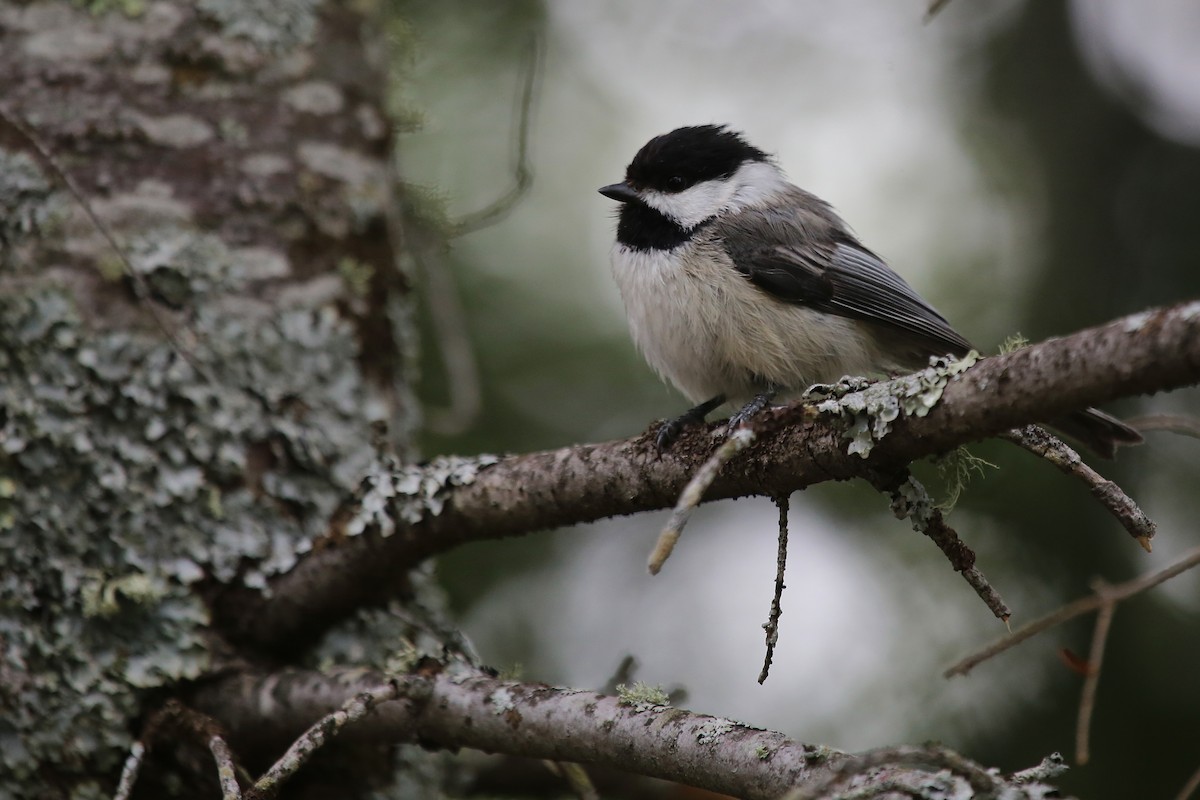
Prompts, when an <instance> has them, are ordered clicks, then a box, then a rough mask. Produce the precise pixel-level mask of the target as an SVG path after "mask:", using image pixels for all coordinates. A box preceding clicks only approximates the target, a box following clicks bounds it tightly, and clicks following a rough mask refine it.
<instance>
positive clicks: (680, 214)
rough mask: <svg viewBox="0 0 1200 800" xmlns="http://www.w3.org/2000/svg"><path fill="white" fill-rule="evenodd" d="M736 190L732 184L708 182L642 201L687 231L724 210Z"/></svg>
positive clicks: (644, 197)
mask: <svg viewBox="0 0 1200 800" xmlns="http://www.w3.org/2000/svg"><path fill="white" fill-rule="evenodd" d="M734 188H735V187H733V186H731V185H730V184H729V182H728V181H704V182H703V183H697V184H696V185H695V186H692V187H690V188H687V189H684V190H683V191H682V192H676V193H675V194H668V193H667V192H646V193H645V194H643V195H642V202H644V203H645V204H646V205H648V206H650V207H651V208H653V209H654V210H655V211H659V212H661V213H663V214H665V215H666V216H668V217H670V218H671V219H673V220H674V221H676V222H678V223H679V224H680V225H681V226H683V227H684V228H694V227H696V226H697V225H699V224H700V223H701V222H704V221H705V220H706V219H708V218H710V217H712V216H714V215H716V214H717V212H719V211H720V210H721V209H722V208H724V207H725V205H726V204H727V203H728V202H729V199H730V197H732V196H733V191H734Z"/></svg>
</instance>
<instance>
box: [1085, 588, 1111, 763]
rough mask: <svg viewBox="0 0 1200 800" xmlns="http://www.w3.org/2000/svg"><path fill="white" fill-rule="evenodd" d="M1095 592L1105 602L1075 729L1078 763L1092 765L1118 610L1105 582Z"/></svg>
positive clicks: (1090, 656)
mask: <svg viewBox="0 0 1200 800" xmlns="http://www.w3.org/2000/svg"><path fill="white" fill-rule="evenodd" d="M1092 590H1093V591H1095V592H1096V594H1097V595H1098V596H1099V597H1101V598H1104V599H1105V602H1104V605H1102V606H1100V611H1099V613H1097V614H1096V629H1095V631H1094V632H1093V633H1092V649H1091V651H1090V652H1089V653H1088V668H1087V675H1086V676H1085V677H1084V679H1083V693H1082V695H1081V696H1080V699H1079V722H1078V724H1077V725H1076V726H1075V763H1076V764H1079V765H1081V766H1082V765H1083V764H1086V763H1088V759H1089V757H1090V753H1089V752H1088V750H1089V748H1088V744H1089V737H1090V733H1091V729H1092V712H1093V711H1094V710H1095V708H1096V689H1097V687H1098V686H1099V685H1100V669H1101V667H1102V666H1103V664H1104V647H1105V645H1106V644H1107V643H1108V631H1109V628H1111V627H1112V618H1113V612H1114V611H1116V610H1117V604H1116V601H1114V600H1109V599H1107V598H1108V596H1109V586H1108V584H1107V583H1105V582H1104V581H1102V580H1097V581H1095V583H1093V585H1092Z"/></svg>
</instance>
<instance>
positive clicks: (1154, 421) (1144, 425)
mask: <svg viewBox="0 0 1200 800" xmlns="http://www.w3.org/2000/svg"><path fill="white" fill-rule="evenodd" d="M1125 422H1126V424H1128V425H1130V426H1131V427H1133V428H1136V429H1137V430H1138V431H1140V432H1142V433H1145V432H1147V431H1168V432H1170V433H1177V434H1179V435H1180V436H1190V437H1192V438H1193V439H1200V419H1196V418H1195V417H1190V416H1188V415H1186V414H1147V415H1146V416H1144V417H1134V418H1133V419H1129V420H1126V421H1125Z"/></svg>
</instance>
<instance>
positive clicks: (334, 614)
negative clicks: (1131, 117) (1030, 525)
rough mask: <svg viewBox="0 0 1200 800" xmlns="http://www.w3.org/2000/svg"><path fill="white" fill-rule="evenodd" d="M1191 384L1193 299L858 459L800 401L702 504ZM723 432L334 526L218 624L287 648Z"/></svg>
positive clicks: (1031, 364) (660, 468) (651, 485)
mask: <svg viewBox="0 0 1200 800" xmlns="http://www.w3.org/2000/svg"><path fill="white" fill-rule="evenodd" d="M1197 381H1200V303H1188V304H1184V305H1179V306H1174V307H1172V308H1167V309H1158V310H1154V311H1148V312H1143V313H1141V314H1135V315H1133V316H1130V317H1125V318H1123V319H1119V320H1116V321H1114V322H1111V323H1109V324H1107V325H1103V326H1100V327H1097V328H1092V329H1089V330H1085V331H1081V332H1079V333H1077V334H1074V335H1072V336H1068V337H1064V338H1060V339H1051V340H1048V341H1046V342H1042V343H1040V344H1036V345H1033V346H1030V347H1027V348H1024V349H1022V350H1018V351H1016V352H1014V353H1010V354H1008V355H1004V356H998V357H995V358H988V359H984V360H982V361H980V362H979V363H978V364H976V365H975V366H974V367H972V368H971V369H968V370H967V371H965V372H963V373H961V374H959V375H957V376H956V377H953V378H952V379H950V380H949V382H948V383H946V385H945V388H944V390H943V391H942V393H941V398H940V400H939V401H938V402H937V404H936V405H934V406H933V407H932V409H930V410H929V411H928V413H927V414H926V415H925V416H901V417H900V418H898V419H896V420H895V421H894V422H892V423H891V430H890V431H889V432H888V434H887V435H886V436H884V437H883V438H882V439H881V440H880V441H878V442H875V443H874V446H873V448H872V449H871V452H870V455H869V457H868V458H867V459H865V460H864V459H863V458H861V457H859V456H858V455H852V454H850V453H848V452H847V440H846V430H847V428H848V427H850V425H851V423H849V422H847V420H845V419H843V418H841V417H837V416H830V415H824V416H820V415H819V416H817V417H816V418H814V415H813V412H812V408H811V407H810V406H809V407H806V406H803V405H796V406H792V407H789V408H785V409H780V410H773V411H770V412H767V413H766V414H764V417H763V419H762V420H761V422H760V423H759V424H760V427H763V428H769V431H765V432H764V433H763V434H762V435H761V436H760V437H759V441H758V443H757V444H756V445H755V446H754V447H753V448H752V449H751V450H750V451H748V452H746V453H743V454H741V455H739V456H737V457H735V458H734V460H733V461H731V462H730V463H729V464H728V465H727V466H726V468H725V470H724V471H723V472H722V474H721V475H720V476H719V477H718V478H717V479H716V481H715V482H714V483H713V485H712V486H711V488H710V489H709V491H708V493H707V496H706V499H707V500H720V499H725V498H731V497H741V496H746V495H766V496H777V495H780V494H786V493H788V492H792V491H795V490H797V489H802V488H804V487H805V486H809V485H812V484H814V483H819V482H821V481H827V480H846V479H849V478H854V477H858V476H862V475H863V474H865V470H866V469H874V470H882V471H884V472H888V471H889V468H892V469H894V468H895V467H896V466H897V465H904V464H907V463H909V462H911V461H913V460H916V459H920V458H924V457H926V456H930V455H935V454H938V453H945V452H948V451H950V450H952V449H954V448H955V447H957V446H959V445H961V444H965V443H969V442H972V441H976V440H978V439H983V438H986V437H988V436H991V435H994V434H997V433H1000V432H1002V431H1005V430H1009V429H1011V428H1013V427H1016V426H1020V425H1025V424H1028V423H1031V422H1037V421H1040V420H1046V419H1054V418H1057V417H1060V416H1062V415H1063V414H1064V413H1066V412H1070V411H1072V410H1077V409H1079V408H1083V407H1085V406H1088V405H1094V404H1097V403H1103V402H1105V401H1107V400H1112V399H1115V398H1118V397H1124V396H1130V395H1134V394H1145V393H1152V392H1157V391H1162V390H1165V389H1170V388H1175V387H1179V386H1183V385H1187V384H1191V383H1195V382H1197ZM878 388H879V387H876V388H875V389H869V390H867V391H868V392H875V391H877V389H878ZM851 399H853V398H844V399H843V405H845V401H846V400H851ZM721 430H722V427H721V425H720V424H718V425H715V426H709V428H708V429H706V430H705V429H693V430H692V431H690V432H688V433H686V434H685V435H684V437H683V438H682V439H681V440H680V441H679V442H678V443H677V445H676V446H675V447H674V448H672V450H671V451H670V452H669V453H667V454H664V455H663V456H662V457H659V456H658V454H657V453H656V451H655V448H654V444H653V442H654V436H653V431H648V432H647V433H645V434H643V435H642V436H640V437H637V438H634V439H628V440H624V441H618V442H607V443H604V444H595V445H578V446H574V447H567V448H562V449H560V450H553V451H549V452H542V453H530V454H526V455H520V456H513V457H509V458H505V459H502V460H500V461H499V462H498V463H495V464H492V465H490V466H488V465H483V466H481V468H480V469H479V470H478V472H477V473H472V476H471V479H470V480H469V482H465V485H457V486H449V485H447V488H446V493H445V497H444V499H443V504H442V505H439V506H438V508H437V509H435V510H428V509H426V510H424V511H423V512H422V516H421V518H420V520H419V521H418V522H416V524H411V525H404V524H403V523H400V527H399V529H398V530H397V531H396V532H394V533H392V534H391V535H390V536H387V537H381V536H379V535H378V534H372V533H368V534H367V535H363V536H358V537H352V538H348V539H347V538H346V537H345V536H344V535H343V533H344V531H343V530H342V529H343V528H344V526H342V525H337V524H335V526H334V534H335V535H334V536H333V537H332V538H331V541H330V542H329V543H328V545H327V546H326V547H324V548H322V549H319V550H318V551H317V552H315V553H314V554H313V555H312V556H310V557H308V558H306V559H305V560H304V561H302V562H301V563H299V564H297V565H296V568H295V569H293V570H292V571H291V572H289V573H288V574H287V575H284V576H281V577H280V578H278V579H277V580H275V581H274V582H273V585H272V589H273V596H272V597H271V599H269V600H262V599H261V598H257V597H247V596H245V595H240V596H238V597H236V598H234V597H226V598H225V599H224V602H225V603H226V604H227V605H220V604H219V605H218V606H217V612H218V619H219V620H220V621H221V623H222V624H226V625H229V626H230V627H231V628H232V629H234V630H236V631H237V635H239V636H241V637H244V638H247V639H250V640H252V641H254V642H258V643H260V644H265V645H268V646H279V645H281V644H291V645H294V644H295V643H296V637H297V636H298V635H300V631H301V630H302V629H303V630H304V631H305V632H306V633H307V634H308V635H311V634H312V632H313V631H314V630H319V629H320V627H321V626H323V625H325V624H328V623H329V622H330V621H332V620H335V619H337V618H339V617H340V616H341V615H343V614H345V613H347V612H348V611H349V610H351V609H353V608H355V607H357V605H358V604H359V603H361V602H362V598H363V594H364V592H365V591H368V590H369V589H370V587H375V586H378V584H379V583H381V582H388V581H396V580H399V579H400V576H401V575H403V573H404V571H405V570H406V569H408V568H409V567H411V566H412V565H414V564H416V563H418V562H419V561H421V560H422V559H425V558H428V557H430V556H432V555H435V554H437V553H442V552H446V551H447V550H450V549H452V548H454V547H457V546H459V545H461V544H463V543H464V542H469V541H475V540H479V539H496V538H501V537H505V536H516V535H521V534H524V533H528V532H531V531H536V530H540V529H544V528H550V527H555V526H562V525H571V524H575V523H579V522H588V521H592V520H597V519H602V518H604V517H610V516H614V515H619V514H630V513H634V512H637V511H647V510H651V509H660V508H669V507H671V506H672V505H673V504H674V503H675V500H676V498H677V497H678V495H679V492H680V491H681V490H682V488H683V486H684V485H685V483H686V482H687V480H688V479H689V478H690V476H691V474H692V473H693V472H694V471H695V470H696V469H697V468H698V467H699V466H700V465H701V464H703V463H704V461H705V460H706V459H707V458H708V456H709V455H710V454H711V452H712V450H713V448H714V447H715V445H716V440H714V437H713V435H712V434H714V433H716V432H719V431H721ZM435 468H440V467H439V466H438V465H435Z"/></svg>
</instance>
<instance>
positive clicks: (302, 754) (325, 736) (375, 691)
mask: <svg viewBox="0 0 1200 800" xmlns="http://www.w3.org/2000/svg"><path fill="white" fill-rule="evenodd" d="M404 690H407V692H406V693H405V694H406V696H408V697H410V698H411V697H413V696H414V695H427V694H428V685H427V684H426V683H425V682H424V681H421V682H416V683H409V684H402V683H401V682H400V681H398V680H391V681H384V682H383V683H382V685H380V686H375V687H373V688H370V689H367V690H365V691H362V692H359V693H358V694H356V695H354V696H353V697H351V698H350V699H349V700H347V701H346V702H345V703H344V704H343V705H342V707H341V708H339V709H337V710H336V711H333V712H331V713H329V714H326V715H325V716H324V717H322V718H321V719H319V720H317V722H315V723H313V725H312V726H310V727H309V729H308V730H307V731H305V732H304V733H303V735H301V736H300V738H298V739H297V740H296V741H294V742H292V746H291V747H289V748H288V749H287V752H286V753H284V754H283V755H282V756H281V757H280V758H279V760H278V761H276V762H275V763H274V764H273V765H272V766H271V768H270V769H269V770H267V772H266V774H264V775H263V776H262V777H261V778H259V779H258V780H257V781H255V783H254V789H253V790H252V794H251V797H252V798H253V800H269V798H273V797H274V796H275V795H276V794H278V793H279V790H280V789H281V788H283V784H284V782H286V781H287V780H288V779H289V778H291V777H292V776H293V775H295V774H296V772H297V771H299V769H300V768H301V767H302V766H304V764H305V763H307V762H308V760H309V759H310V758H312V757H313V755H314V754H315V753H316V752H317V751H318V750H319V749H321V747H322V746H323V745H324V744H325V743H326V742H327V741H329V740H330V739H332V738H333V737H335V736H337V735H338V734H339V733H341V732H342V730H343V729H344V728H345V727H346V726H347V725H351V724H353V723H355V722H358V721H359V720H361V719H362V718H363V717H365V716H366V715H367V714H369V713H370V712H371V711H372V710H373V709H374V708H375V707H376V706H377V705H378V704H380V703H384V702H387V701H388V700H395V699H396V698H397V697H399V696H400V695H401V693H402V691H404Z"/></svg>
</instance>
